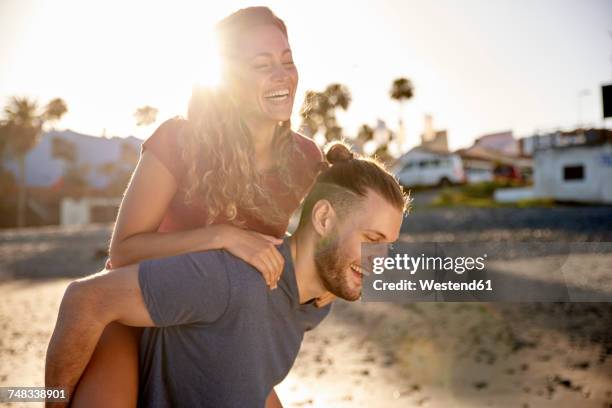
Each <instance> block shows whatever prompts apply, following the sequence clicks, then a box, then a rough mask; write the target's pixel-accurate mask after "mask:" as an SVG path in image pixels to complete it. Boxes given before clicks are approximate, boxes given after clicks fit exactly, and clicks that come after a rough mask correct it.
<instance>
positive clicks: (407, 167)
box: [402, 162, 413, 170]
mask: <svg viewBox="0 0 612 408" xmlns="http://www.w3.org/2000/svg"><path fill="white" fill-rule="evenodd" d="M412 165H413V163H412V162H408V163H406V164H405V165H404V167H403V168H402V170H410V169H411V168H412Z"/></svg>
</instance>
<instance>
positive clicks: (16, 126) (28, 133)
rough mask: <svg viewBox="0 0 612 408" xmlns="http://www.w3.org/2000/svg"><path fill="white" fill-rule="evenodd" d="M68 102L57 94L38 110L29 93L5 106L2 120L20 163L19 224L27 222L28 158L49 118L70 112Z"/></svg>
mask: <svg viewBox="0 0 612 408" xmlns="http://www.w3.org/2000/svg"><path fill="white" fill-rule="evenodd" d="M67 110H68V109H67V108H66V104H65V103H64V102H63V100H62V99H59V98H56V99H54V100H52V101H51V102H49V104H48V105H47V106H46V108H45V110H44V111H43V112H42V113H40V114H39V113H38V104H37V102H36V101H34V100H30V99H28V98H26V97H17V96H14V97H11V98H10V99H9V102H8V104H7V105H6V107H5V108H4V114H5V117H6V119H5V120H4V121H3V122H2V123H1V124H0V127H1V128H2V130H1V131H0V134H2V135H3V138H5V141H6V147H7V150H9V151H10V153H11V154H12V155H13V156H14V157H16V158H17V162H18V166H19V176H18V178H19V190H18V191H19V193H18V196H17V197H18V198H17V227H18V228H20V227H23V226H24V225H25V205H26V173H25V158H26V155H27V153H28V152H29V151H30V150H31V149H32V148H34V146H36V144H37V143H38V141H39V140H40V135H41V133H42V129H43V125H44V124H45V122H55V121H57V120H59V119H60V118H61V117H62V115H64V113H66V112H67Z"/></svg>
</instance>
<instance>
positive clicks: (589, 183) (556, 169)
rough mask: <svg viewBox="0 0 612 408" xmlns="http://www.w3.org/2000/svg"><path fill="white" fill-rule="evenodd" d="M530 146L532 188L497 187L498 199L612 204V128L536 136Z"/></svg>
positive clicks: (496, 194)
mask: <svg viewBox="0 0 612 408" xmlns="http://www.w3.org/2000/svg"><path fill="white" fill-rule="evenodd" d="M538 138H541V139H538ZM530 145H531V146H533V158H534V175H533V177H534V186H533V188H532V189H531V190H530V191H526V189H521V190H519V189H500V190H497V191H496V192H495V196H496V199H498V201H502V202H503V201H506V202H508V201H516V199H521V198H551V199H554V200H557V201H571V202H581V203H594V204H612V131H610V130H607V129H589V130H577V131H575V132H567V133H560V132H559V133H556V134H553V135H544V136H535V137H533V138H532V140H530Z"/></svg>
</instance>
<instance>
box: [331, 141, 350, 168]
mask: <svg viewBox="0 0 612 408" xmlns="http://www.w3.org/2000/svg"><path fill="white" fill-rule="evenodd" d="M325 158H326V159H327V161H328V162H329V163H330V164H337V163H342V162H347V161H349V160H351V159H353V158H354V154H353V152H351V151H350V149H349V148H348V146H347V145H345V144H344V143H340V142H335V143H333V144H331V145H329V146H328V147H327V149H326V152H325Z"/></svg>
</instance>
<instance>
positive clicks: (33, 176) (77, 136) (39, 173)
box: [5, 130, 142, 188]
mask: <svg viewBox="0 0 612 408" xmlns="http://www.w3.org/2000/svg"><path fill="white" fill-rule="evenodd" d="M58 137H59V138H62V139H64V140H66V141H68V142H71V143H73V144H74V145H75V148H76V157H77V159H78V164H81V165H87V167H89V171H88V174H87V177H86V178H87V181H88V183H89V184H90V185H91V186H93V187H96V188H103V187H105V186H106V184H107V183H108V182H109V176H108V175H107V174H105V173H104V171H102V166H103V165H104V164H106V163H113V162H114V163H121V161H122V155H123V154H124V153H125V147H126V146H129V147H130V149H131V150H133V151H135V153H136V154H138V152H139V151H140V145H141V144H142V140H140V139H138V138H136V137H134V136H129V137H126V138H122V137H112V138H106V137H97V136H90V135H85V134H82V133H77V132H73V131H71V130H63V131H56V130H53V131H49V132H45V133H44V134H43V135H42V136H41V139H40V142H39V143H38V144H37V145H36V146H35V147H34V148H33V149H32V150H30V151H29V152H28V154H27V155H26V162H25V164H26V184H27V185H28V186H29V187H52V186H53V185H55V184H57V183H61V179H62V175H63V174H64V168H65V163H64V161H63V160H61V159H58V158H55V157H53V139H54V138H58ZM5 167H6V169H7V170H9V171H11V172H12V173H13V174H15V176H16V177H17V173H18V166H17V163H16V161H14V160H9V161H7V163H6V164H5Z"/></svg>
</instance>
